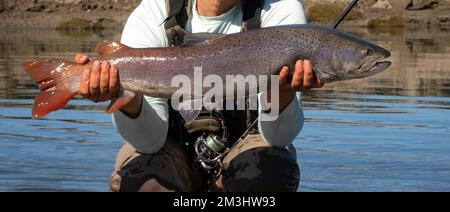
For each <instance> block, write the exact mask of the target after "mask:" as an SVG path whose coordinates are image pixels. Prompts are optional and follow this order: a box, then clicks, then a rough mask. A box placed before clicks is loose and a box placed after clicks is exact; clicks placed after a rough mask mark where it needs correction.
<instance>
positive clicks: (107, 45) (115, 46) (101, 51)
mask: <svg viewBox="0 0 450 212" xmlns="http://www.w3.org/2000/svg"><path fill="white" fill-rule="evenodd" d="M128 48H130V47H128V46H125V45H123V44H120V43H116V42H113V41H103V42H101V43H99V44H98V45H97V48H95V53H97V55H98V56H100V57H105V56H108V55H113V54H115V53H116V52H119V51H121V50H123V49H128Z"/></svg>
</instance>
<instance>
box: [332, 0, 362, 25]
mask: <svg viewBox="0 0 450 212" xmlns="http://www.w3.org/2000/svg"><path fill="white" fill-rule="evenodd" d="M358 1H359V0H353V1H352V2H351V3H350V5H348V7H347V9H345V10H344V12H342V14H341V16H339V18H338V19H337V21H336V23H335V24H334V26H333V29H336V28H337V27H338V26H339V24H341V22H342V21H344V19H345V17H347V15H348V14H349V13H350V12H351V11H352V9H353V8H354V7H355V6H356V4H358Z"/></svg>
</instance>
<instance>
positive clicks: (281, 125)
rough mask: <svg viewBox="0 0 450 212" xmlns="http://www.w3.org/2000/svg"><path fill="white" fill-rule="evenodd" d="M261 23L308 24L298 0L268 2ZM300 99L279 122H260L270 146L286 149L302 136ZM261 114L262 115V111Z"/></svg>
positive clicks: (271, 0)
mask: <svg viewBox="0 0 450 212" xmlns="http://www.w3.org/2000/svg"><path fill="white" fill-rule="evenodd" d="M261 22H262V23H261V24H262V27H271V26H280V25H291V24H306V23H307V21H306V16H305V12H304V10H303V6H302V5H301V3H300V2H299V1H298V0H266V3H265V5H264V8H263V11H262V14H261ZM259 98H262V96H260V97H259ZM300 99H301V94H300V93H299V94H298V95H297V98H295V99H294V101H292V102H291V104H290V105H289V106H288V107H287V108H286V109H285V110H284V111H283V112H282V113H281V114H280V115H279V117H278V119H277V120H275V121H261V120H260V121H259V131H260V132H261V135H262V137H263V138H264V140H265V141H266V142H267V143H268V144H270V145H272V146H278V147H284V146H287V145H290V144H292V143H293V142H294V139H295V138H296V137H297V135H298V134H300V132H301V130H302V129H303V125H304V114H303V111H302V108H301V105H300ZM260 105H261V104H260ZM259 113H260V115H261V110H260V112H259Z"/></svg>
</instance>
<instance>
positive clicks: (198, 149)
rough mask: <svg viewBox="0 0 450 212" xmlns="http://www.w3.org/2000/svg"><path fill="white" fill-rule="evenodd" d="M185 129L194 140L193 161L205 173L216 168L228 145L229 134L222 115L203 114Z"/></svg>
mask: <svg viewBox="0 0 450 212" xmlns="http://www.w3.org/2000/svg"><path fill="white" fill-rule="evenodd" d="M185 127H186V129H187V131H188V133H189V134H191V135H195V136H194V138H196V139H194V141H195V143H193V147H194V148H193V149H194V151H195V154H196V158H195V160H196V161H197V162H198V163H199V164H200V166H201V167H202V168H203V169H205V170H207V171H210V170H213V169H215V168H217V167H218V166H219V165H220V164H221V160H222V158H223V155H224V153H225V152H226V150H227V148H228V145H229V142H228V140H229V134H228V130H227V127H226V126H225V122H224V118H223V117H222V115H221V114H220V113H217V112H214V111H213V112H207V113H206V112H205V113H204V114H201V115H200V116H199V117H198V118H197V119H196V120H194V121H192V122H189V123H187V124H185Z"/></svg>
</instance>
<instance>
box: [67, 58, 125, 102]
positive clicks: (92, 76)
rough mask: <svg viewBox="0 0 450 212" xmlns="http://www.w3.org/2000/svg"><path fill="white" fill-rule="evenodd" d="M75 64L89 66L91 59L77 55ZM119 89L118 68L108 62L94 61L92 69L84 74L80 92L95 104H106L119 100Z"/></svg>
mask: <svg viewBox="0 0 450 212" xmlns="http://www.w3.org/2000/svg"><path fill="white" fill-rule="evenodd" d="M75 62H76V63H78V64H81V65H84V64H87V63H89V57H88V56H87V55H85V54H77V55H76V56H75ZM119 89H120V84H119V73H118V70H117V68H116V67H115V66H113V65H110V64H109V63H108V62H107V61H94V63H93V66H92V69H91V70H89V69H87V70H85V71H84V73H83V78H82V81H81V84H80V88H79V92H80V94H81V95H82V96H83V97H85V98H87V99H89V100H91V101H93V102H105V101H108V100H111V99H115V98H117V97H118V94H119Z"/></svg>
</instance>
